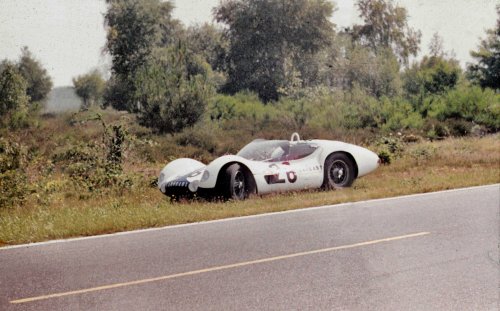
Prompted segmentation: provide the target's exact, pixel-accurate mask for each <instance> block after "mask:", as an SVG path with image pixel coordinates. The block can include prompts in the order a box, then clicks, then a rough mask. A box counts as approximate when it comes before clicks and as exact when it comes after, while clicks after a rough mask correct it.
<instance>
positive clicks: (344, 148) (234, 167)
mask: <svg viewBox="0 0 500 311" xmlns="http://www.w3.org/2000/svg"><path fill="white" fill-rule="evenodd" d="M378 165H379V158H378V156H377V155H376V154H375V153H373V152H371V151H370V150H368V149H365V148H362V147H359V146H356V145H352V144H347V143H344V142H339V141H330V140H307V141H304V140H300V137H299V135H298V134H297V133H294V134H293V135H292V138H291V140H290V141H287V140H263V139H257V140H254V141H252V142H251V143H250V144H248V145H246V146H245V147H243V149H241V150H240V152H238V153H237V154H236V155H226V156H222V157H220V158H217V159H215V160H214V161H212V162H211V163H210V164H208V165H204V164H203V163H201V162H198V161H196V160H192V159H186V158H183V159H178V160H175V161H172V162H170V163H169V164H168V165H167V166H165V168H163V170H162V171H161V173H160V177H159V179H158V187H159V189H160V190H161V192H163V193H164V194H166V195H168V196H170V197H182V196H192V195H199V196H202V197H223V198H226V199H234V200H242V199H245V198H247V197H248V196H249V195H250V194H254V193H255V194H266V193H271V192H284V191H295V190H305V189H316V188H326V189H329V188H343V187H349V186H351V184H352V183H353V182H354V180H355V179H356V178H358V177H361V176H364V175H366V174H368V173H370V172H372V171H373V170H375V169H376V168H377V167H378Z"/></svg>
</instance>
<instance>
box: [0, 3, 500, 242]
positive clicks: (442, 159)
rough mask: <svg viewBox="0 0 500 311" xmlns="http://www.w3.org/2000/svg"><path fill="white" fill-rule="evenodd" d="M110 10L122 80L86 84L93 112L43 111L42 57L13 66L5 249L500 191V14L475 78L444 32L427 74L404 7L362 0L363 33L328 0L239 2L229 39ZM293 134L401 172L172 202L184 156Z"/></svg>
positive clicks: (4, 87) (0, 175) (1, 84)
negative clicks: (349, 149)
mask: <svg viewBox="0 0 500 311" xmlns="http://www.w3.org/2000/svg"><path fill="white" fill-rule="evenodd" d="M106 2H107V3H108V12H107V13H106V16H105V20H106V25H107V31H108V34H107V44H106V50H107V52H108V53H109V54H110V55H111V58H112V70H111V77H110V78H109V79H108V80H107V81H106V80H104V79H103V77H102V75H101V74H100V72H99V71H97V70H92V71H90V72H89V73H86V74H82V75H80V76H78V77H75V78H74V79H73V83H74V89H75V92H76V94H77V95H78V96H79V97H80V98H81V99H82V106H81V109H80V111H79V112H75V113H66V114H65V113H60V114H44V113H42V107H43V105H44V102H45V101H46V98H47V94H48V92H49V90H50V88H51V87H52V82H51V80H50V77H49V76H48V75H47V72H46V70H45V69H43V67H42V65H41V63H40V62H39V61H37V60H36V58H35V57H34V56H33V55H32V54H31V53H30V52H29V50H28V48H24V49H23V50H22V51H21V56H20V58H19V60H17V61H8V60H4V61H3V62H1V63H0V245H9V244H19V243H25V242H35V241H43V240H48V239H57V238H65V237H74V236H86V235H94V234H101V233H110V232H117V231H123V230H132V229H138V228H147V227H156V226H164V225H171V224H179V223H188V222H196V221H203V220H209V219H218V218H225V217H232V216H242V215H251V214H258V213H264V212H271V211H281V210H287V209H294V208H301V207H308V206H317V205H322V204H334V203H340V202H351V201H357V200H365V199H372V198H381V197H387V196H394V195H402V194H410V193H420V192H429V191H436V190H443V189H451V188H457V187H467V186H476V185H483V184H491V183H499V182H500V157H499V156H498V155H499V154H500V136H499V134H498V131H499V129H500V92H499V91H500V85H499V84H498V83H499V81H500V78H499V77H498V75H499V68H500V67H499V66H500V56H499V55H500V54H499V46H500V6H499V7H497V12H498V14H499V19H498V21H497V25H496V27H495V28H494V29H491V30H488V31H487V32H486V35H485V38H484V39H483V40H482V41H481V42H480V44H479V47H478V49H477V51H472V52H471V54H472V56H473V57H474V58H475V59H476V62H475V63H474V64H469V65H468V67H467V69H466V70H463V69H462V68H461V67H460V66H459V63H458V61H457V60H455V59H454V58H453V57H452V56H451V55H450V54H449V53H447V52H446V51H443V48H442V39H441V38H440V37H439V35H438V34H436V35H435V36H434V38H433V41H432V44H431V45H430V46H429V52H428V53H427V54H426V55H425V56H424V57H423V58H422V59H421V60H419V61H415V62H410V58H411V56H415V55H416V54H417V52H418V50H419V49H420V34H419V32H418V31H417V30H415V29H412V28H410V27H409V26H408V24H407V12H406V10H405V9H404V8H401V7H399V6H397V5H396V4H395V3H394V2H393V1H391V0H372V1H368V0H358V1H357V7H358V9H359V14H360V16H361V17H362V20H363V24H361V25H353V26H352V27H351V28H348V29H341V30H339V29H336V28H335V27H334V25H333V24H332V23H331V22H330V21H329V18H330V16H331V14H332V12H333V9H334V7H333V5H332V4H331V2H329V1H322V0H319V1H310V0H297V1H288V2H286V1H285V2H284V1H275V0H269V1H250V0H232V1H224V2H222V3H221V5H220V6H219V7H217V8H216V9H215V11H214V18H215V20H216V21H217V22H219V23H220V24H219V25H223V26H224V27H220V26H215V25H212V24H205V25H198V26H193V27H189V28H186V27H184V26H183V25H182V24H181V23H180V22H179V21H177V20H175V19H173V18H172V15H171V13H172V10H173V9H174V8H173V6H172V3H171V2H169V1H166V2H160V1H158V0H126V1H123V0H120V1H113V0H109V1H106ZM298 12H302V13H304V14H298ZM305 13H307V14H305ZM278 16H279V17H280V18H277V17H278ZM249 20H253V21H262V23H252V24H248V21H249ZM384 20H386V21H387V22H381V21H384ZM130 29H134V32H130V31H129V30H130ZM257 43H258V44H257ZM61 105H63V103H61ZM292 132H299V133H300V134H301V137H302V138H304V139H312V138H319V139H334V140H342V141H346V142H350V143H354V144H358V145H362V146H364V147H367V148H369V149H371V150H373V151H375V152H377V153H378V155H379V157H380V158H381V159H382V160H383V161H384V165H383V166H382V167H381V168H379V169H378V170H377V171H376V172H375V173H373V174H371V175H368V176H366V177H363V178H361V179H359V180H357V181H356V182H355V183H354V185H353V187H352V188H350V189H345V190H342V191H327V192H320V191H312V192H309V191H305V192H298V193H291V194H276V195H270V196H265V197H262V198H261V197H255V198H252V199H250V200H248V201H245V202H226V203H221V202H204V201H194V202H180V203H172V202H170V201H169V200H168V199H166V198H165V197H164V196H163V195H162V194H161V193H160V192H159V191H158V190H157V188H156V178H157V175H158V172H159V171H160V170H161V168H162V167H163V166H164V165H166V164H167V163H168V162H169V161H171V160H173V159H176V158H179V157H190V158H194V159H197V160H200V161H202V162H205V163H207V162H209V161H211V160H212V159H214V158H216V157H218V156H220V155H223V154H227V153H235V152H237V151H238V150H239V149H240V148H241V147H242V146H243V145H244V144H246V143H248V142H250V141H251V140H253V139H255V138H268V139H272V138H279V139H288V138H289V137H290V134H291V133H292Z"/></svg>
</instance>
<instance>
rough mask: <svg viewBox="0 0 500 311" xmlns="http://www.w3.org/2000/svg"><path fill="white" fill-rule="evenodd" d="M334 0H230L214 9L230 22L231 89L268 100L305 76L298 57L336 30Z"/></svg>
mask: <svg viewBox="0 0 500 311" xmlns="http://www.w3.org/2000/svg"><path fill="white" fill-rule="evenodd" d="M332 13H333V5H332V4H331V2H329V1H326V0H290V1H283V0H228V1H225V2H221V4H220V5H219V7H217V8H216V9H215V11H214V14H215V19H216V20H217V22H220V23H224V24H226V25H227V26H228V28H227V37H228V38H229V41H230V47H229V52H228V55H227V59H226V61H227V68H228V82H227V84H226V87H225V91H227V92H228V93H236V92H238V91H240V90H244V89H249V90H252V91H255V92H257V93H258V94H259V97H260V98H261V99H263V100H264V101H270V100H277V99H278V98H279V95H280V91H281V90H283V89H286V88H287V87H288V86H289V85H293V84H295V83H297V82H300V81H297V80H298V79H300V72H298V70H297V67H296V61H297V59H298V58H300V57H303V56H304V55H305V54H314V53H317V52H318V51H319V50H320V49H321V48H323V47H324V46H326V45H328V43H329V42H330V38H331V37H332V35H333V25H332V23H331V22H330V21H329V18H330V16H331V15H332Z"/></svg>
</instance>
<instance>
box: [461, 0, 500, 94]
mask: <svg viewBox="0 0 500 311" xmlns="http://www.w3.org/2000/svg"><path fill="white" fill-rule="evenodd" d="M496 9H497V15H498V19H497V25H496V28H494V29H489V30H487V31H486V38H485V39H482V40H481V43H480V44H479V47H478V50H477V51H471V52H470V54H471V56H472V57H473V58H474V59H475V60H476V63H475V64H469V65H468V68H467V74H468V77H469V79H470V80H471V81H472V82H474V83H476V84H479V85H480V86H481V87H483V88H485V87H489V88H492V89H495V90H500V5H497V7H496Z"/></svg>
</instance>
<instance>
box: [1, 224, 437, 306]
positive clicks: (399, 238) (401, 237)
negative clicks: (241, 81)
mask: <svg viewBox="0 0 500 311" xmlns="http://www.w3.org/2000/svg"><path fill="white" fill-rule="evenodd" d="M427 234H430V232H419V233H412V234H407V235H400V236H395V237H390V238H384V239H379V240H372V241H366V242H360V243H355V244H349V245H342V246H335V247H329V248H322V249H317V250H312V251H307V252H300V253H294V254H288V255H282V256H276V257H269V258H263V259H257V260H252V261H245V262H239V263H235V264H230V265H225V266H218V267H211V268H206V269H200V270H194V271H188V272H182V273H177V274H171V275H165V276H160V277H156V278H150V279H142V280H136V281H131V282H124V283H115V284H110V285H104V286H97V287H91V288H85V289H79V290H74V291H69V292H61V293H55V294H49V295H44V296H37V297H31V298H23V299H17V300H12V301H10V303H12V304H19V303H27V302H33V301H38V300H46V299H51V298H57V297H64V296H72V295H80V294H85V293H90V292H97V291H103V290H108V289H114V288H119V287H126V286H132V285H139V284H146V283H151V282H158V281H164V280H169V279H174V278H179V277H184V276H190V275H195V274H201V273H207V272H213V271H219V270H226V269H232V268H239V267H244V266H249V265H255V264H260V263H265V262H271V261H277V260H283V259H288V258H294V257H300V256H306V255H313V254H320V253H326V252H333V251H338V250H342V249H349V248H355V247H361V246H368V245H373V244H379V243H384V242H391V241H397V240H403V239H409V238H414V237H419V236H423V235H427Z"/></svg>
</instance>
